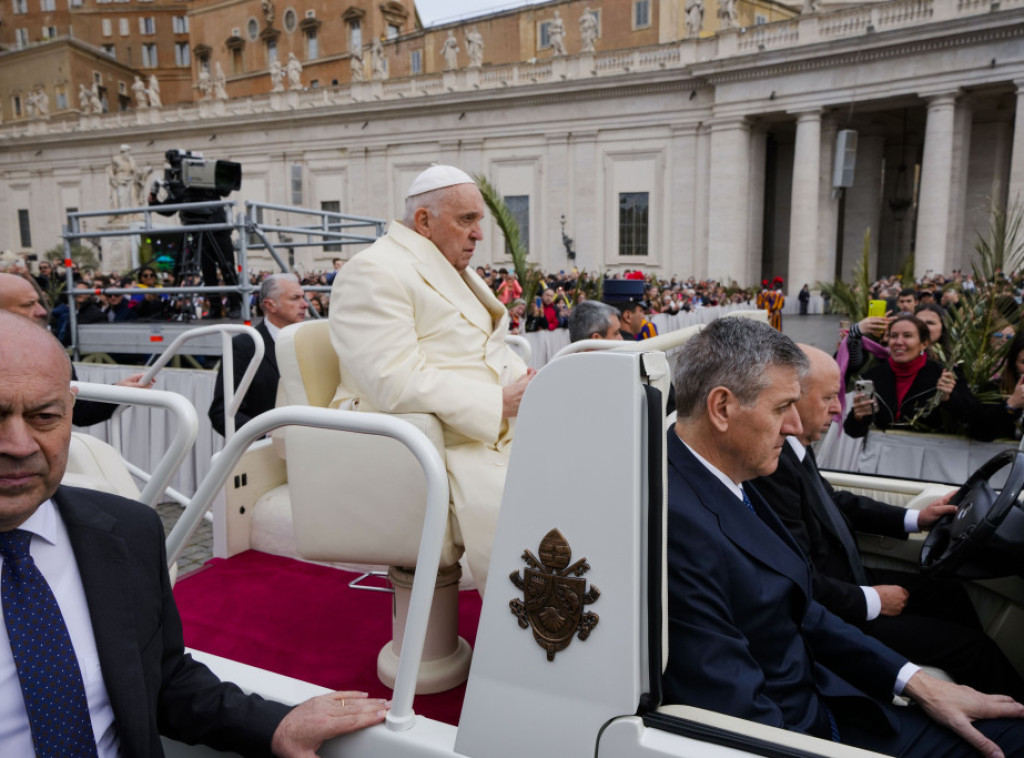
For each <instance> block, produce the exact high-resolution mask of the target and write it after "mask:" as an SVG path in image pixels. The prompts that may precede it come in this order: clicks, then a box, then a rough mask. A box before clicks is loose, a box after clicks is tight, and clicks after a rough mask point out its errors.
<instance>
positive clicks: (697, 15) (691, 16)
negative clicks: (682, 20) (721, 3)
mask: <svg viewBox="0 0 1024 758" xmlns="http://www.w3.org/2000/svg"><path fill="white" fill-rule="evenodd" d="M703 26H704V0H686V36H687V37H699V36H700V30H701V28H702V27H703Z"/></svg>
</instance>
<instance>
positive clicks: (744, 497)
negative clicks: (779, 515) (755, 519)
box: [740, 487, 757, 516]
mask: <svg viewBox="0 0 1024 758" xmlns="http://www.w3.org/2000/svg"><path fill="white" fill-rule="evenodd" d="M740 492H742V493H743V504H744V505H745V506H747V507H748V508H749V509H750V512H751V513H753V514H754V515H755V516H756V515H757V511H755V510H754V504H753V503H752V502H750V498H749V497H747V491H746V490H744V489H743V488H742V487H741V488H740Z"/></svg>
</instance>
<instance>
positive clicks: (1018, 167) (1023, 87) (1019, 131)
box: [1007, 79, 1024, 208]
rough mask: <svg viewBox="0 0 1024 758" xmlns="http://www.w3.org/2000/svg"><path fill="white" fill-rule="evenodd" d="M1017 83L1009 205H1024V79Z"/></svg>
mask: <svg viewBox="0 0 1024 758" xmlns="http://www.w3.org/2000/svg"><path fill="white" fill-rule="evenodd" d="M1014 84H1015V85H1017V114H1016V117H1015V118H1014V120H1013V148H1012V152H1011V153H1010V181H1009V186H1008V189H1009V195H1008V196H1007V207H1008V208H1013V206H1014V203H1019V204H1020V205H1024V79H1019V80H1017V81H1015V82H1014Z"/></svg>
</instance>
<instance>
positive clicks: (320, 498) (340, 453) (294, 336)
mask: <svg viewBox="0 0 1024 758" xmlns="http://www.w3.org/2000/svg"><path fill="white" fill-rule="evenodd" d="M329 328H330V327H329V323H328V322H327V321H326V320H318V321H307V322H303V323H301V324H294V325H292V326H288V327H286V328H285V329H283V330H281V333H280V334H278V336H277V343H276V352H277V365H278V369H279V370H280V372H281V385H280V394H279V396H278V404H279V405H280V404H282V403H283V404H290V405H312V406H317V407H323V408H326V407H328V406H329V405H330V402H331V400H332V399H333V398H334V394H335V392H336V391H337V389H338V382H339V381H340V377H341V370H340V364H339V361H338V356H337V353H335V352H334V346H333V345H332V344H331V339H330V331H329ZM394 415H395V417H397V418H401V419H403V420H405V421H407V422H408V423H411V424H413V425H414V426H416V427H417V428H418V429H419V430H420V431H422V432H423V433H424V434H426V435H427V437H428V439H430V441H431V442H433V443H434V445H435V446H436V447H437V449H438V450H439V451H440V453H441V456H442V459H443V457H444V433H443V431H442V429H441V422H440V421H438V419H437V417H436V416H434V415H433V414H429V413H409V414H394ZM283 431H284V433H283V435H280V436H279V438H278V439H283V440H284V444H283V453H284V458H285V462H286V465H287V469H288V491H289V495H290V497H291V506H292V527H293V530H294V532H295V544H296V548H297V549H298V551H299V554H300V555H302V557H304V558H308V559H310V560H322V561H340V562H345V563H375V564H386V565H392V566H413V565H415V563H416V557H417V554H418V552H419V544H420V532H421V531H422V528H423V515H424V512H425V507H426V479H425V477H424V475H423V470H422V469H421V468H420V465H419V463H418V462H417V461H416V459H415V457H414V456H413V455H412V453H410V452H409V450H408V449H406V448H405V447H404V446H403V445H402V444H401V443H399V442H396V441H395V440H392V439H390V438H387V437H375V436H368V435H358V434H350V433H348V432H338V431H332V430H325V429H311V428H306V427H297V426H293V427H288V428H286V429H284V430H283ZM278 439H275V448H277V449H278V450H279V451H280V450H281V446H280V445H278V444H276V443H277V442H278ZM456 535H457V526H456V525H455V523H454V518H449V522H448V534H447V535H446V538H445V543H444V548H443V550H442V557H441V565H442V566H450V565H453V564H454V563H456V562H458V559H459V557H460V555H461V554H462V548H461V547H460V546H459V545H457V544H456V539H457V536H456ZM459 541H461V540H459Z"/></svg>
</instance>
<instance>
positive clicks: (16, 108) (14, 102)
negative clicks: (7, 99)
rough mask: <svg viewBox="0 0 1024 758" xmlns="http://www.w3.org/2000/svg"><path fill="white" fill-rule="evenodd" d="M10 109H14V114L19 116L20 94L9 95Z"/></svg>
mask: <svg viewBox="0 0 1024 758" xmlns="http://www.w3.org/2000/svg"><path fill="white" fill-rule="evenodd" d="M11 110H13V111H14V115H15V116H17V117H20V116H21V95H14V96H13V97H11Z"/></svg>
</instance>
